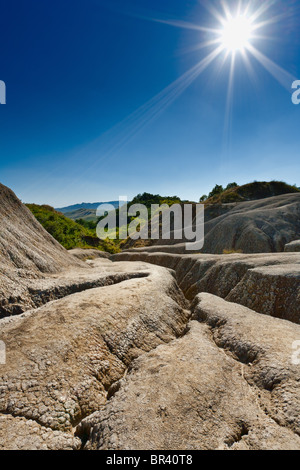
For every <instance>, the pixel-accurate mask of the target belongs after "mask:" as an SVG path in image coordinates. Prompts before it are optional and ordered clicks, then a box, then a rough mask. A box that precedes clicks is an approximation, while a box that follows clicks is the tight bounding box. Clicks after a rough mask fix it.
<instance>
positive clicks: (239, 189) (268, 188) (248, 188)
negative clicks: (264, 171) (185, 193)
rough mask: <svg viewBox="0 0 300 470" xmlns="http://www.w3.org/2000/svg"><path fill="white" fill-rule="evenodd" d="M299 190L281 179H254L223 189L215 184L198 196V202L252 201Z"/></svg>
mask: <svg viewBox="0 0 300 470" xmlns="http://www.w3.org/2000/svg"><path fill="white" fill-rule="evenodd" d="M299 191H300V190H299V188H297V186H296V185H294V186H291V185H289V184H287V183H284V182H283V181H270V182H266V181H261V182H259V181H254V182H253V183H248V184H245V185H243V186H238V185H237V183H229V184H228V185H227V186H226V188H225V189H224V188H223V186H220V185H216V186H215V187H214V188H213V190H212V191H211V192H210V193H209V195H208V197H207V198H206V196H202V197H201V198H200V202H204V203H205V204H225V203H230V202H243V201H253V200H256V199H264V198H267V197H272V196H279V195H281V194H289V193H296V192H299Z"/></svg>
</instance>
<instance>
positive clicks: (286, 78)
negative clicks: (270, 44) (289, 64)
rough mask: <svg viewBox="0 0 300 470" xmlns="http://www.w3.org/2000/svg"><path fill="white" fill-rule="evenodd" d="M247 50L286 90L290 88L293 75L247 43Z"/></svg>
mask: <svg viewBox="0 0 300 470" xmlns="http://www.w3.org/2000/svg"><path fill="white" fill-rule="evenodd" d="M247 50H248V51H249V52H250V53H251V54H252V55H253V57H254V58H255V59H256V60H257V61H258V62H259V63H260V64H261V65H262V66H263V67H264V68H265V69H266V70H267V71H268V72H269V73H270V74H271V75H272V76H273V77H274V78H275V79H276V80H277V81H278V83H280V84H281V85H282V86H283V87H284V88H286V89H287V90H289V91H290V90H291V83H292V82H293V81H294V80H295V78H294V77H293V75H291V74H290V73H289V72H287V71H286V70H284V69H283V68H282V67H280V66H279V65H277V64H275V62H273V61H272V60H271V59H269V58H268V57H267V56H266V55H264V54H262V53H261V52H260V51H259V50H258V49H256V48H255V47H254V46H252V45H251V44H249V45H248V47H247Z"/></svg>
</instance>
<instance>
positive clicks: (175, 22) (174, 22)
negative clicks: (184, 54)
mask: <svg viewBox="0 0 300 470" xmlns="http://www.w3.org/2000/svg"><path fill="white" fill-rule="evenodd" d="M149 19H150V20H151V21H154V22H156V23H162V24H167V25H169V26H175V27H176V28H183V29H191V30H196V31H202V32H206V33H217V32H218V30H217V29H213V28H208V27H205V26H200V25H197V24H194V23H189V22H188V21H181V20H162V19H159V18H149Z"/></svg>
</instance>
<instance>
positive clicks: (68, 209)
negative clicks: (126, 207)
mask: <svg viewBox="0 0 300 470" xmlns="http://www.w3.org/2000/svg"><path fill="white" fill-rule="evenodd" d="M100 204H112V205H113V206H114V207H116V208H117V207H119V201H110V202H82V203H81V204H73V205H72V206H66V207H60V208H55V210H56V211H57V212H62V214H66V212H73V211H77V210H79V209H94V210H95V211H96V209H97V207H98V206H100Z"/></svg>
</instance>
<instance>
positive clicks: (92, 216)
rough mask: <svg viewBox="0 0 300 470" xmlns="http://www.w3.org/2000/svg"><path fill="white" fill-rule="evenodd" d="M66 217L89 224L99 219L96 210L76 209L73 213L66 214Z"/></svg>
mask: <svg viewBox="0 0 300 470" xmlns="http://www.w3.org/2000/svg"><path fill="white" fill-rule="evenodd" d="M97 207H98V206H97ZM64 216H65V217H68V218H69V219H72V220H79V219H82V220H86V221H87V222H90V221H93V222H95V221H97V220H98V218H99V217H97V215H96V209H85V208H81V209H76V210H74V211H71V212H64Z"/></svg>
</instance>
